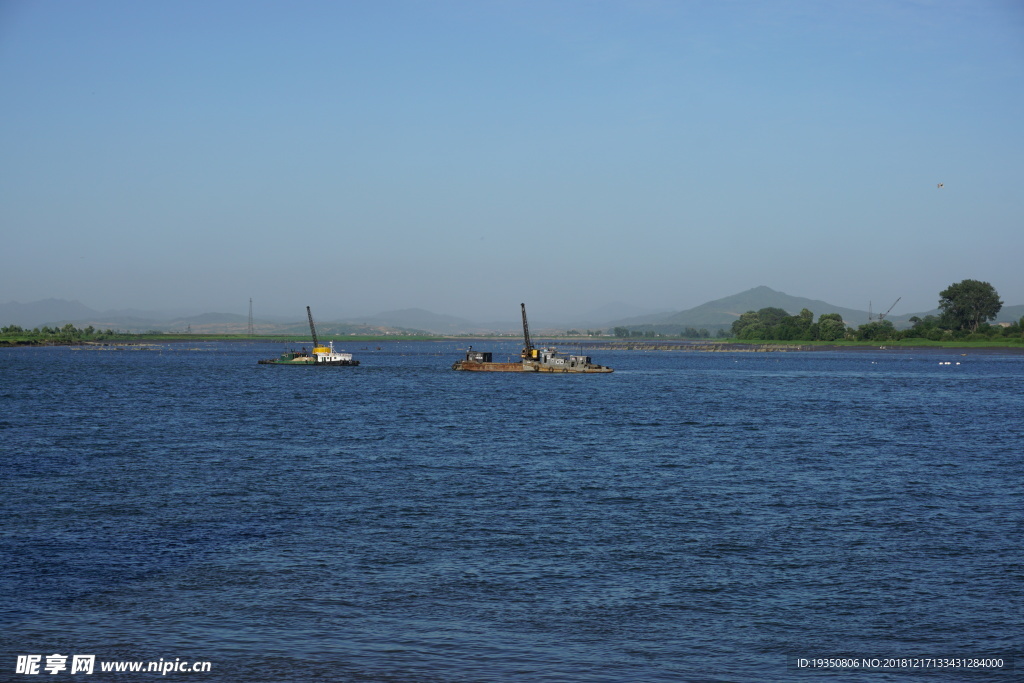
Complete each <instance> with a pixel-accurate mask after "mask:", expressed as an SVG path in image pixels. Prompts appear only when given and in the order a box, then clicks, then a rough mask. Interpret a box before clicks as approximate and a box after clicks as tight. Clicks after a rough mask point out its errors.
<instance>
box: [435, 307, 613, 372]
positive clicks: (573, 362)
mask: <svg viewBox="0 0 1024 683" xmlns="http://www.w3.org/2000/svg"><path fill="white" fill-rule="evenodd" d="M519 306H520V307H521V308H522V312H523V351H522V353H521V354H520V356H521V358H522V360H520V362H518V363H512V362H508V363H500V362H499V363H496V362H494V361H493V360H492V358H493V354H492V353H491V352H490V351H474V350H473V347H472V346H470V347H469V348H468V349H467V350H466V357H465V358H464V359H463V360H457V361H455V362H454V363H453V364H452V370H464V371H470V372H574V373H587V374H595V373H608V372H612V369H611V368H609V367H606V366H604V365H597V364H596V363H594V362H593V361H592V360H591V359H590V356H584V355H570V356H563V355H561V354H559V353H558V351H557V350H556V349H555V348H553V347H552V348H547V347H544V348H540V349H538V348H536V347H535V346H534V345H533V339H532V338H531V337H530V324H529V323H528V322H527V321H526V304H524V303H521V304H519Z"/></svg>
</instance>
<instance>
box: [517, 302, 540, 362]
mask: <svg viewBox="0 0 1024 683" xmlns="http://www.w3.org/2000/svg"><path fill="white" fill-rule="evenodd" d="M519 305H520V306H521V307H522V309H523V358H536V357H537V352H536V351H535V350H534V348H533V340H531V339H530V326H529V324H527V322H526V304H519Z"/></svg>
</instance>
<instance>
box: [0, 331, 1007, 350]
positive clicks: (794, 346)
mask: <svg viewBox="0 0 1024 683" xmlns="http://www.w3.org/2000/svg"><path fill="white" fill-rule="evenodd" d="M324 339H325V340H326V339H333V340H334V342H335V343H338V342H340V343H343V344H353V343H371V342H372V343H375V344H380V343H392V342H412V341H415V342H444V341H482V342H487V341H491V342H509V341H518V338H515V337H508V336H444V335H438V336H408V337H404V336H403V337H395V336H370V335H367V336H363V335H352V336H347V335H346V336H342V337H340V338H339V337H330V336H328V337H324ZM538 339H543V340H545V341H547V342H551V343H554V344H582V345H583V346H588V347H591V348H601V347H604V348H620V349H623V350H640V349H641V347H642V349H643V350H658V349H659V347H661V348H664V347H673V348H672V349H667V348H665V350H679V348H680V347H684V348H685V347H694V348H693V350H722V351H724V350H730V349H734V350H748V349H749V348H750V347H761V350H779V351H810V350H837V351H842V350H844V349H848V350H889V349H913V348H931V349H974V350H985V349H992V350H1010V351H1021V352H1024V340H1012V339H999V340H986V341H955V340H954V341H931V340H928V339H920V338H914V339H900V340H898V341H884V342H880V341H873V342H872V341H828V342H826V341H800V340H793V341H776V340H771V339H745V340H739V339H717V340H707V339H705V340H693V339H668V338H654V339H641V338H636V339H628V338H622V339H620V338H594V337H556V336H543V337H539V338H538ZM188 342H249V343H282V344H301V343H306V344H308V343H310V338H309V335H305V336H303V335H256V336H250V335H241V334H189V335H174V334H130V335H115V336H112V337H109V338H105V339H38V338H32V337H28V336H25V335H12V336H10V337H0V348H2V347H7V348H12V347H14V348H18V347H21V348H23V347H33V346H102V345H107V346H124V345H130V344H153V343H188Z"/></svg>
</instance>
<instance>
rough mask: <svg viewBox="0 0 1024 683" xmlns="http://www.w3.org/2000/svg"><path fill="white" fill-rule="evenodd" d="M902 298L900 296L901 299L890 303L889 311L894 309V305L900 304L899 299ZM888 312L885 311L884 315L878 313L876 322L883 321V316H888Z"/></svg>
mask: <svg viewBox="0 0 1024 683" xmlns="http://www.w3.org/2000/svg"><path fill="white" fill-rule="evenodd" d="M902 298H903V297H902V296H901V297H899V298H897V299H896V301H893V302H892V306H890V307H889V311H891V310H892V309H894V308H896V304H898V303H899V302H900V299H902ZM889 311H886V312H885V313H879V314H878V321H879V322H881V321H883V320H885V316H887V315H889Z"/></svg>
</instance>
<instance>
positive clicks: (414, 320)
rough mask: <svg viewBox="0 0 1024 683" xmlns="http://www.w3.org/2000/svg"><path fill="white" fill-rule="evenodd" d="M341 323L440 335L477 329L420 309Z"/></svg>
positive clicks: (465, 323)
mask: <svg viewBox="0 0 1024 683" xmlns="http://www.w3.org/2000/svg"><path fill="white" fill-rule="evenodd" d="M342 322H347V323H353V324H355V323H362V324H365V325H373V326H380V327H393V328H398V329H403V330H411V331H417V332H434V333H440V334H458V333H460V332H467V331H470V330H473V329H476V328H478V327H479V323H473V322H470V321H469V320H466V319H465V318H459V317H457V316H454V315H443V314H440V313H431V312H430V311H425V310H423V309H422V308H404V309H402V310H399V311H387V312H384V313H377V314H376V315H370V316H364V317H361V318H349V319H347V320H344V321H342Z"/></svg>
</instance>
